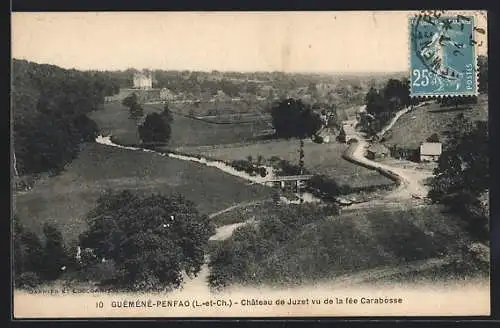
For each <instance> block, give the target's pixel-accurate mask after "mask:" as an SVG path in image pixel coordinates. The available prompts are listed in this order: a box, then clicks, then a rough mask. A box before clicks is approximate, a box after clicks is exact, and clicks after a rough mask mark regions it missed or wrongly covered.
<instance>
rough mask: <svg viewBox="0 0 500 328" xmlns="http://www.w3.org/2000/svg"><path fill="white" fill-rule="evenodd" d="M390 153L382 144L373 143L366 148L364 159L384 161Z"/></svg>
mask: <svg viewBox="0 0 500 328" xmlns="http://www.w3.org/2000/svg"><path fill="white" fill-rule="evenodd" d="M390 154H391V151H390V150H389V148H387V147H385V146H384V145H382V144H379V143H375V144H372V145H371V146H370V147H368V150H367V154H366V158H368V159H371V160H377V159H384V158H386V157H389V156H390Z"/></svg>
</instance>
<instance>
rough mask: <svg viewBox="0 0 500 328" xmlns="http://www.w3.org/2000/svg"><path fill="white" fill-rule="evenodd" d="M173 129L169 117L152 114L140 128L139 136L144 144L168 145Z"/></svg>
mask: <svg viewBox="0 0 500 328" xmlns="http://www.w3.org/2000/svg"><path fill="white" fill-rule="evenodd" d="M171 134H172V129H171V127H170V121H169V118H168V116H166V115H161V114H158V113H151V114H148V115H147V116H146V119H145V121H144V123H143V124H142V125H140V126H139V136H140V138H141V140H142V142H143V143H166V142H168V140H169V139H170V136H171Z"/></svg>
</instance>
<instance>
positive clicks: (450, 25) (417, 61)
mask: <svg viewBox="0 0 500 328" xmlns="http://www.w3.org/2000/svg"><path fill="white" fill-rule="evenodd" d="M473 38H474V17H473V16H463V15H456V16H438V15H434V16H431V15H417V16H415V17H410V19H409V42H410V69H411V83H410V85H411V87H410V88H411V90H410V91H411V96H413V97H419V96H474V95H476V94H477V84H478V81H477V66H476V64H477V58H476V52H475V41H474V40H473Z"/></svg>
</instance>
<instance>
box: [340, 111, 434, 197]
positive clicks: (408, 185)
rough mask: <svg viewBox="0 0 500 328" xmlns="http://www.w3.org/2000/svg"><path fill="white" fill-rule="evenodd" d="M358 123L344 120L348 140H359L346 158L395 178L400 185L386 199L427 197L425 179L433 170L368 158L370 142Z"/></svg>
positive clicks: (352, 146)
mask: <svg viewBox="0 0 500 328" xmlns="http://www.w3.org/2000/svg"><path fill="white" fill-rule="evenodd" d="M407 110H408V109H405V110H402V111H400V112H398V114H397V115H396V117H397V118H399V117H401V116H402V115H403V114H404V113H406V112H407ZM395 122H396V120H393V121H391V122H390V124H389V125H388V126H392V125H394V123H395ZM356 124H357V120H356V119H352V120H348V121H344V123H343V125H344V131H345V132H346V138H347V140H351V139H355V140H357V142H355V143H352V144H351V145H350V147H349V149H347V151H346V152H345V153H344V158H345V159H346V160H348V161H350V162H353V163H355V164H358V165H362V166H364V167H368V168H371V169H374V170H377V171H378V172H380V173H381V174H383V175H385V176H387V177H389V178H390V179H392V180H394V181H395V182H396V184H397V185H398V187H397V188H396V189H395V190H394V191H393V192H391V193H389V194H387V195H385V196H384V198H386V199H411V198H417V199H423V198H425V197H427V193H428V188H427V186H425V184H424V181H425V180H426V179H427V178H429V177H431V176H432V172H429V171H424V170H422V171H418V170H412V169H405V168H401V167H396V166H390V165H387V164H383V163H379V162H376V161H372V160H370V159H368V158H366V157H365V156H366V152H367V149H368V147H369V146H370V143H369V142H368V141H367V138H366V136H365V135H364V134H363V133H362V132H359V131H356V128H355V127H356ZM387 130H388V129H386V128H384V130H383V131H385V132H387ZM385 132H384V133H385Z"/></svg>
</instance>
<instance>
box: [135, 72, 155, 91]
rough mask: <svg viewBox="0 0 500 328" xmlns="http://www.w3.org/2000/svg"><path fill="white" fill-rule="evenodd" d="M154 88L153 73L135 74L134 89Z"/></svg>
mask: <svg viewBox="0 0 500 328" xmlns="http://www.w3.org/2000/svg"><path fill="white" fill-rule="evenodd" d="M151 88H153V75H152V73H151V72H150V73H135V74H134V89H151Z"/></svg>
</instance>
